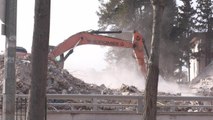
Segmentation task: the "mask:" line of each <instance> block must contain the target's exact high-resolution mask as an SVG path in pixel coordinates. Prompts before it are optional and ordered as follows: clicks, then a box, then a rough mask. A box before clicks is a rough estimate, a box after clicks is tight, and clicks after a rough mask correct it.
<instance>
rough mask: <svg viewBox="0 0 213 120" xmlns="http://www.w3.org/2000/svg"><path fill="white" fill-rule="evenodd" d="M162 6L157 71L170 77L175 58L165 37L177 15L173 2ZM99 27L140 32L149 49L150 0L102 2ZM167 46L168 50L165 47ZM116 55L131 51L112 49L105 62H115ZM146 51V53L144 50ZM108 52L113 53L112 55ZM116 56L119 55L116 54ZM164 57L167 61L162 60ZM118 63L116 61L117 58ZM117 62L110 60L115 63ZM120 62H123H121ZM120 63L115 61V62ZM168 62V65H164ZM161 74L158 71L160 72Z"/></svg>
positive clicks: (150, 26) (150, 27)
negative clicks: (159, 54)
mask: <svg viewBox="0 0 213 120" xmlns="http://www.w3.org/2000/svg"><path fill="white" fill-rule="evenodd" d="M167 4H168V5H167V6H166V7H165V12H164V15H163V18H162V19H163V21H164V22H163V23H162V25H161V30H162V35H161V38H162V39H161V41H162V46H161V47H160V49H161V53H162V55H161V56H160V58H161V60H160V69H161V70H162V71H166V72H165V74H164V75H171V74H173V71H174V69H175V61H177V60H175V59H178V58H177V57H176V55H173V54H174V51H176V50H173V48H175V46H174V45H175V44H174V41H172V39H170V38H169V34H170V33H171V30H172V27H173V25H174V22H175V21H176V20H175V16H177V7H176V2H175V0H170V1H168V3H167ZM97 14H98V16H99V25H100V27H102V28H104V29H106V28H107V27H108V26H110V27H111V28H112V29H115V30H116V29H122V30H138V31H139V32H140V33H142V35H143V37H144V40H145V44H146V47H147V48H148V50H150V49H151V48H150V45H151V33H152V32H151V29H152V6H151V3H150V0H143V1H141V0H125V1H119V0H110V1H109V2H107V3H103V2H102V5H101V7H100V10H99V12H98V13H97ZM168 46H169V47H168ZM119 51H120V52H125V53H123V55H124V54H128V56H129V54H132V51H130V50H129V51H128V50H115V49H114V48H112V49H111V50H110V51H109V53H110V54H108V56H107V58H109V59H113V58H115V59H117V58H119V57H118V56H119V55H122V54H121V53H119ZM148 52H149V51H148ZM112 53H114V54H113V55H112ZM116 53H119V54H117V55H116ZM165 57H167V58H168V59H166V60H162V59H163V58H165ZM117 60H119V59H117ZM117 60H112V61H113V62H116V61H117ZM122 60H123V59H122ZM119 62H120V61H118V63H119ZM168 63H170V64H168ZM162 71H161V72H162Z"/></svg>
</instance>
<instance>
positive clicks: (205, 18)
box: [196, 0, 213, 65]
mask: <svg viewBox="0 0 213 120" xmlns="http://www.w3.org/2000/svg"><path fill="white" fill-rule="evenodd" d="M197 4H198V5H197V9H196V10H197V19H196V23H197V24H196V29H197V30H198V31H199V32H206V40H205V49H204V51H205V56H206V57H205V64H206V65H208V64H209V63H210V62H211V60H212V54H211V53H212V50H211V46H212V42H211V40H212V39H213V36H212V29H213V9H212V8H213V1H212V0H197Z"/></svg>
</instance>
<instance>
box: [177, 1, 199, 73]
mask: <svg viewBox="0 0 213 120" xmlns="http://www.w3.org/2000/svg"><path fill="white" fill-rule="evenodd" d="M180 1H182V3H183V5H181V6H179V7H178V9H179V12H178V18H177V27H175V29H174V31H173V32H174V33H173V35H174V36H175V38H176V44H177V46H178V50H177V56H178V57H179V58H180V59H179V61H178V63H177V68H179V75H181V74H182V66H183V65H186V66H187V67H188V68H189V65H190V63H189V60H190V54H191V50H190V40H191V34H192V33H193V32H194V30H193V27H194V26H195V23H194V15H195V13H196V11H195V10H194V8H193V7H192V4H193V2H192V0H180ZM177 77H178V76H177Z"/></svg>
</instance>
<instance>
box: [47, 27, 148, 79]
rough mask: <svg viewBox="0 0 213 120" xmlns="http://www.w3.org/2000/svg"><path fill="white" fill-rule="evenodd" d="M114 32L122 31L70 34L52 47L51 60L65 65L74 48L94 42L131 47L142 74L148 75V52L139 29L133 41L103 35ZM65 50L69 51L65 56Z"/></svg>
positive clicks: (134, 34) (134, 33)
mask: <svg viewBox="0 0 213 120" xmlns="http://www.w3.org/2000/svg"><path fill="white" fill-rule="evenodd" d="M112 33H122V31H91V32H80V33H77V34H75V35H72V36H70V37H69V38H68V39H66V40H65V41H63V42H62V43H60V44H59V45H58V46H56V47H54V48H52V50H51V51H50V52H49V57H50V59H51V60H54V61H57V64H60V66H61V67H63V65H64V61H65V60H66V59H67V57H68V56H69V55H70V54H71V53H72V52H73V49H74V48H75V47H77V46H79V45H84V44H93V45H104V46H114V47H123V48H131V49H133V52H134V56H135V59H136V60H137V62H138V64H139V65H140V69H141V71H142V74H144V75H146V71H147V69H146V65H145V55H144V50H145V52H146V55H147V57H148V52H147V49H146V46H145V44H144V41H143V37H142V35H141V34H140V33H138V32H137V31H134V32H133V39H132V41H127V40H123V39H119V38H114V37H109V36H104V35H102V34H112ZM100 34H101V35H100ZM67 51H68V52H67ZM65 52H67V53H66V55H65V56H64V53H65ZM58 58H59V59H58Z"/></svg>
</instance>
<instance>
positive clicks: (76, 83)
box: [0, 55, 121, 94]
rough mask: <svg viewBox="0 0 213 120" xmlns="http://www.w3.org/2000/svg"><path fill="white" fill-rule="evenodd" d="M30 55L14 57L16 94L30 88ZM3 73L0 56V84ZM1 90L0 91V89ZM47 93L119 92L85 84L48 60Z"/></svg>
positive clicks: (102, 86) (23, 92) (26, 92)
mask: <svg viewBox="0 0 213 120" xmlns="http://www.w3.org/2000/svg"><path fill="white" fill-rule="evenodd" d="M30 64H31V63H30V56H28V57H26V58H25V59H23V58H22V59H20V58H17V59H16V85H17V88H16V92H17V94H28V92H29V89H30V80H31V77H30V74H31V73H30V71H31V70H30V67H31V65H30ZM3 74H4V57H3V56H2V55H1V56H0V86H1V90H2V85H3V84H2V81H3ZM0 92H1V91H0ZM47 93H48V94H121V93H119V92H118V91H117V90H111V89H109V88H106V86H105V85H101V86H97V85H95V84H87V83H85V82H84V81H82V80H80V79H78V78H75V77H74V76H72V75H71V74H70V73H69V72H68V71H67V70H65V69H60V68H58V67H56V66H55V65H54V64H52V63H50V62H49V65H48V76H47Z"/></svg>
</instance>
